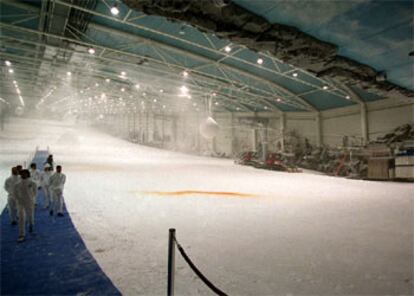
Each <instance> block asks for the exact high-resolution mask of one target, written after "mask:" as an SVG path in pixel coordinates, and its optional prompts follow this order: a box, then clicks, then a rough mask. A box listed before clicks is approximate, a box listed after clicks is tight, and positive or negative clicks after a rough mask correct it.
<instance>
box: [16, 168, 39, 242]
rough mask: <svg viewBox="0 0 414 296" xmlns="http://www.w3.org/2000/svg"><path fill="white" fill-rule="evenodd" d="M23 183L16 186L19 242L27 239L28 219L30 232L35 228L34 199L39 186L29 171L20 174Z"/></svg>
mask: <svg viewBox="0 0 414 296" xmlns="http://www.w3.org/2000/svg"><path fill="white" fill-rule="evenodd" d="M20 177H21V181H20V182H18V183H17V184H16V185H14V194H15V197H16V200H17V209H18V213H19V238H18V240H17V241H18V242H23V241H24V239H25V230H26V219H27V221H28V222H29V232H33V226H34V202H33V201H34V198H35V197H36V194H37V185H36V183H35V182H33V181H32V180H31V179H30V172H29V170H22V171H21V172H20Z"/></svg>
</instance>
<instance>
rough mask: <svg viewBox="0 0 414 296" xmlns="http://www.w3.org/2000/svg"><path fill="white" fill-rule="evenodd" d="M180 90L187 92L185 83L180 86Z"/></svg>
mask: <svg viewBox="0 0 414 296" xmlns="http://www.w3.org/2000/svg"><path fill="white" fill-rule="evenodd" d="M180 90H181V92H182V93H188V88H187V87H186V86H185V85H183V86H181V87H180Z"/></svg>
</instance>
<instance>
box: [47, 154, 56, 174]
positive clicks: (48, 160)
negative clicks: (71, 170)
mask: <svg viewBox="0 0 414 296" xmlns="http://www.w3.org/2000/svg"><path fill="white" fill-rule="evenodd" d="M46 163H47V164H49V165H50V167H51V169H52V171H53V166H54V161H53V155H52V154H49V156H48V157H47V159H46V162H45V164H46Z"/></svg>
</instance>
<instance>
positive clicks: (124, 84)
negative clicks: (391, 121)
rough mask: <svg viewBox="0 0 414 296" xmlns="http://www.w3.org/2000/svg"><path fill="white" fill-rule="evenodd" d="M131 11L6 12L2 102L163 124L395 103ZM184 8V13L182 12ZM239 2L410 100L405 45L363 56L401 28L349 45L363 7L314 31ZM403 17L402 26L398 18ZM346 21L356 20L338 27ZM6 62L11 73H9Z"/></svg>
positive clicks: (264, 7) (277, 12) (93, 2)
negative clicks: (180, 118) (170, 119)
mask: <svg viewBox="0 0 414 296" xmlns="http://www.w3.org/2000/svg"><path fill="white" fill-rule="evenodd" d="M130 2H131V1H125V3H124V2H121V1H113V0H73V1H64V0H49V1H41V0H32V1H16V0H3V1H2V2H1V3H0V11H1V14H0V17H1V22H0V29H1V36H0V42H1V51H0V59H1V61H2V65H1V74H0V75H1V76H2V79H1V82H0V87H1V90H0V96H1V97H2V98H3V99H5V100H6V101H7V102H8V103H9V104H12V105H19V104H20V105H22V104H24V105H27V106H36V107H37V108H43V107H48V108H52V109H53V110H62V111H73V110H76V111H77V112H81V111H85V112H86V111H90V110H94V111H96V112H106V113H108V112H109V113H110V112H115V111H118V112H121V111H122V110H124V111H125V110H138V109H139V108H149V107H150V106H151V108H153V109H154V108H155V110H162V111H164V112H168V111H171V112H174V111H187V110H192V111H199V110H200V109H202V108H207V105H209V104H210V107H209V108H214V110H215V111H272V110H273V111H281V112H291V111H303V112H318V111H321V110H327V109H333V108H339V107H344V106H350V105H353V104H358V103H360V101H361V100H362V101H363V102H368V101H373V100H380V99H383V98H385V96H383V95H379V94H378V92H369V91H367V90H366V89H363V88H362V87H360V86H358V85H357V84H348V85H345V84H342V83H340V81H335V79H331V77H329V76H321V75H318V73H316V72H312V71H310V70H309V69H307V68H306V67H299V66H298V65H293V64H291V63H288V62H286V61H282V60H281V59H280V58H278V57H277V56H276V55H275V54H273V53H272V52H271V51H268V50H263V51H257V50H256V49H255V48H252V46H249V43H248V42H235V41H234V38H233V39H232V38H230V37H229V38H223V36H221V35H220V34H219V33H217V32H214V30H204V29H203V28H200V26H199V24H198V23H197V22H191V21H186V22H181V21H177V19H174V18H171V17H165V16H159V15H149V14H148V11H145V9H142V11H140V10H139V9H136V8H134V6H133V5H131V3H130ZM132 2H133V1H132ZM142 2H144V3H145V1H142ZM166 2H168V1H166ZM172 2H174V1H172ZM181 2H183V3H184V4H185V2H186V1H177V3H181ZM233 2H234V3H232V5H237V7H238V9H239V8H240V7H241V9H243V10H244V11H247V12H249V13H254V14H257V15H258V17H259V16H260V18H261V17H263V18H266V20H267V21H268V22H271V23H275V22H280V21H283V22H284V23H286V24H288V25H295V26H298V27H299V29H300V30H303V31H306V32H307V33H310V34H312V35H315V36H316V37H318V38H322V39H325V40H327V41H329V42H332V43H338V44H339V43H340V44H343V45H342V46H339V52H340V53H342V54H344V56H348V57H350V58H355V59H356V60H359V61H361V62H364V63H367V64H369V65H371V66H372V67H375V68H376V69H378V70H385V71H387V73H388V72H389V73H390V79H391V80H392V82H394V83H395V84H399V85H400V86H401V87H403V88H404V87H405V88H407V89H406V90H404V91H405V93H404V94H405V95H406V94H408V95H406V97H408V98H409V97H411V95H412V90H413V84H412V79H413V74H412V61H411V60H410V59H412V58H411V57H408V53H405V51H407V48H408V45H407V42H406V41H404V42H403V43H402V45H401V46H397V47H396V48H394V47H393V45H392V44H391V45H390V44H388V43H386V42H384V44H388V45H389V48H386V47H385V45H384V46H383V47H382V48H381V50H382V54H378V55H377V56H374V55H372V54H370V53H369V52H368V51H365V50H364V49H363V48H361V46H360V45H361V44H369V46H371V47H370V49H369V50H372V47H375V46H376V45H378V42H379V41H378V40H377V39H380V38H381V36H383V35H386V36H388V35H387V34H389V35H392V36H394V35H395V34H397V32H398V30H399V29H398V28H400V27H398V23H395V22H392V21H389V22H384V28H380V24H376V25H375V28H376V29H377V33H376V35H375V34H372V35H369V36H368V35H367V36H368V37H369V38H365V39H364V38H362V37H361V36H362V35H363V34H364V32H366V31H364V30H362V29H361V30H359V31H358V30H350V32H349V34H348V35H347V34H346V31H344V30H345V29H344V30H343V31H340V30H339V29H338V28H340V26H339V25H337V26H335V21H336V22H338V23H340V22H341V21H342V23H343V24H344V25H345V24H346V23H347V21H352V16H354V17H355V16H358V13H356V12H354V13H351V12H350V10H352V9H354V10H355V9H356V8H357V4H355V3H354V4H352V5H351V7H352V8H349V7H348V6H349V5H348V6H347V5H344V4H343V3H342V2H337V1H335V2H332V3H339V4H338V6H339V7H338V8H337V10H334V11H335V12H334V13H331V14H330V18H327V17H325V18H322V19H321V20H320V21H318V22H315V23H313V25H312V26H311V25H310V23H311V21H309V20H308V19H300V15H299V14H297V13H296V14H295V13H294V10H292V9H291V10H289V9H288V8H286V7H287V6H283V7H284V9H285V10H287V12H289V13H290V14H289V13H282V12H283V11H284V10H283V9H281V6H280V5H282V4H281V3H280V1H243V0H235V1H233ZM313 2H314V1H312V3H313ZM324 3H325V2H324ZM127 4H128V5H129V6H127ZM132 4H133V3H132ZM181 4H182V3H181ZM204 4H205V5H206V11H208V10H209V7H210V8H211V9H216V10H217V9H222V7H225V6H226V5H227V2H222V1H218V0H214V1H213V0H211V1H206V2H205V3H204ZM404 4H405V3H404ZM114 5H115V6H116V8H117V9H118V10H119V13H118V14H116V15H115V14H113V13H111V8H112V7H113V6H114ZM315 5H316V6H315V8H312V9H313V10H315V9H323V7H325V6H324V5H323V3H322V2H316V4H315ZM332 5H333V4H329V5H328V6H329V7H331V6H332ZM358 5H363V4H358ZM370 5H374V4H370ZM318 6H319V7H318ZM344 6H345V8H344ZM131 7H132V8H131ZM335 7H336V6H335ZM409 7H412V5H411V6H409ZM183 8H185V7H179V8H178V9H183ZM187 9H188V7H187ZM305 9H306V8H305ZM309 9H310V8H309ZM312 9H311V10H312ZM366 9H368V8H366ZM143 11H144V12H145V13H144V12H143ZM178 11H179V10H178ZM381 11H383V10H381ZM398 11H399V10H398ZM398 11H396V12H395V13H396V14H397V15H396V16H395V17H393V19H398V18H400V15H399V14H398V13H397V12H398ZM343 13H344V15H346V16H348V18H347V17H345V16H344V17H343V19H342V20H339V19H338V17H339V16H340V15H342V14H343ZM282 17H283V18H282ZM315 18H317V16H315ZM317 19H318V18H317ZM323 20H324V21H323ZM400 21H401V23H402V24H404V25H402V26H405V24H412V22H413V17H412V15H411V18H410V17H408V16H407V15H406V14H404V19H401V18H400ZM410 22H411V23H410ZM351 24H352V23H351ZM351 24H350V25H351ZM327 25H329V26H330V27H332V30H330V28H329V27H326V26H327ZM393 26H394V27H395V30H394V29H392V28H393ZM411 28H412V26H411ZM335 30H336V31H335ZM366 30H368V29H366ZM381 30H382V31H383V33H381V32H382V31H381ZM295 32H296V31H295ZM391 32H393V34H394V35H393V34H391ZM404 32H405V33H404V34H408V33H409V32H410V31H409V30H408V31H407V30H406V31H404ZM295 34H296V33H295ZM404 34H401V35H404ZM218 36H220V37H218ZM338 36H342V39H341V37H338ZM375 36H377V37H375ZM360 37H361V38H360ZM394 37H395V36H394ZM335 38H336V39H335ZM358 38H359V39H358ZM376 38H377V39H376ZM401 38H403V37H401ZM349 40H354V41H353V42H348V41H349ZM367 40H368V41H367ZM404 40H405V39H404ZM245 41H246V40H245ZM364 42H365V43H364ZM329 46H330V45H328V47H329ZM378 46H380V45H378ZM329 48H330V47H329ZM387 50H388V51H387ZM379 51H380V50H379V49H378V50H377V51H376V52H379ZM400 53H401V56H399V55H398V54H400ZM402 53H404V54H406V56H407V57H408V58H406V57H405V56H404V55H403V54H402ZM394 57H395V58H394ZM6 61H8V62H10V63H11V64H10V65H6V64H5V62H6ZM381 61H382V64H381V63H380V62H381ZM407 61H408V66H407V65H405V63H406V62H407ZM398 65H400V66H398ZM10 70H12V71H13V73H10ZM374 73H375V74H376V75H378V73H376V72H375V71H374Z"/></svg>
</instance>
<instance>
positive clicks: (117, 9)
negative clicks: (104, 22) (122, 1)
mask: <svg viewBox="0 0 414 296" xmlns="http://www.w3.org/2000/svg"><path fill="white" fill-rule="evenodd" d="M111 13H112V14H113V15H118V14H119V8H118V5H117V4H116V3H115V4H114V5H113V6H112V7H111Z"/></svg>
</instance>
